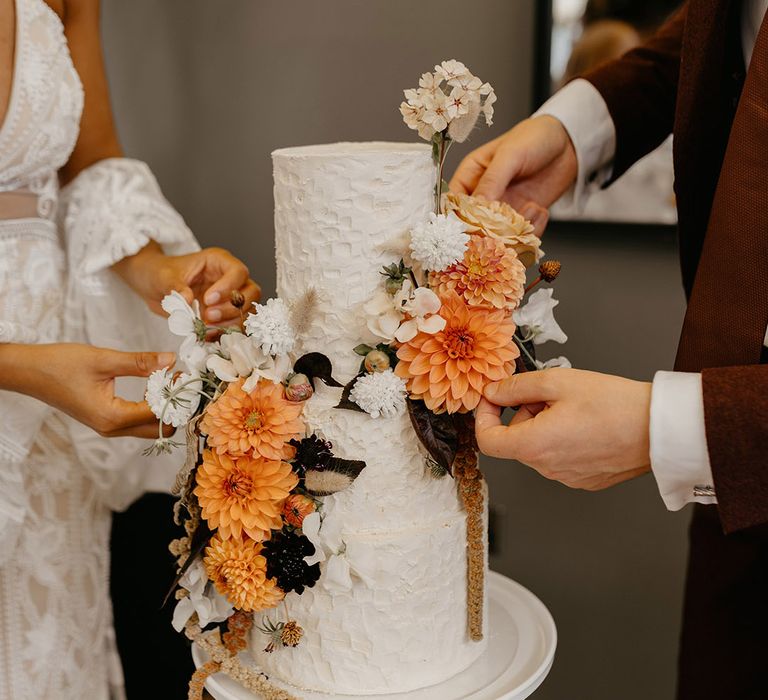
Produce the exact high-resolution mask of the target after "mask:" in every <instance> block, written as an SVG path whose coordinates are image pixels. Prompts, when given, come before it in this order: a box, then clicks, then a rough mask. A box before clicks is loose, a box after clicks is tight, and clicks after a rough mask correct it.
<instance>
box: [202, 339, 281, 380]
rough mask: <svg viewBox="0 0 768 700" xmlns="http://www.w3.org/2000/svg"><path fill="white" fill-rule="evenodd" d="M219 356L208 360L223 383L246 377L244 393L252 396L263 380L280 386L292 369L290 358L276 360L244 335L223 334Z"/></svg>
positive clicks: (212, 356)
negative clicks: (252, 392)
mask: <svg viewBox="0 0 768 700" xmlns="http://www.w3.org/2000/svg"><path fill="white" fill-rule="evenodd" d="M219 353H220V354H214V355H211V356H210V357H209V358H208V362H207V367H208V369H209V370H210V371H211V372H213V373H214V374H215V375H216V376H217V377H218V378H219V379H221V381H223V382H235V381H237V380H238V379H240V378H245V382H244V383H243V391H245V392H246V393H250V392H251V391H252V390H253V388H254V387H255V386H256V384H257V382H258V381H259V379H262V378H264V379H268V380H269V381H271V382H274V383H275V384H279V383H280V382H282V381H283V379H285V377H286V375H287V374H288V373H289V372H290V370H291V360H290V358H289V357H288V356H287V355H278V356H277V357H272V355H268V354H267V353H265V352H264V351H263V350H262V349H261V347H259V346H258V345H257V344H256V341H255V340H254V339H253V338H251V337H249V336H247V335H243V334H242V333H227V334H225V335H223V336H222V338H221V341H220V347H219Z"/></svg>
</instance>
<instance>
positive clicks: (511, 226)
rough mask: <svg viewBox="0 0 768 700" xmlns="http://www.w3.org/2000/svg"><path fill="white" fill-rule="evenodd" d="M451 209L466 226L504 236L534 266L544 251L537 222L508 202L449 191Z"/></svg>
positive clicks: (522, 259)
mask: <svg viewBox="0 0 768 700" xmlns="http://www.w3.org/2000/svg"><path fill="white" fill-rule="evenodd" d="M443 205H444V207H445V210H446V211H447V212H453V213H454V214H455V215H456V216H457V217H458V218H459V219H461V220H462V221H463V222H464V223H465V224H466V230H467V231H468V232H469V233H473V234H476V235H479V236H488V237H489V238H496V239H498V240H500V241H501V242H502V243H503V244H504V245H505V246H507V247H508V248H512V249H513V250H514V251H515V252H516V253H517V257H518V258H519V259H520V262H522V263H523V265H525V266H526V267H530V266H531V265H533V264H534V263H536V262H538V261H539V260H540V259H541V257H542V256H543V255H544V253H543V251H542V250H541V243H540V241H539V239H538V237H537V236H536V234H534V232H533V231H534V229H533V225H532V224H531V222H530V221H527V220H526V219H525V218H524V217H523V216H522V215H520V214H518V213H517V212H516V211H515V210H514V209H513V208H512V207H511V206H509V204H507V203H506V202H489V201H487V200H485V199H482V198H481V197H473V196H472V195H468V194H458V193H453V192H452V193H449V194H447V195H445V197H444V199H443Z"/></svg>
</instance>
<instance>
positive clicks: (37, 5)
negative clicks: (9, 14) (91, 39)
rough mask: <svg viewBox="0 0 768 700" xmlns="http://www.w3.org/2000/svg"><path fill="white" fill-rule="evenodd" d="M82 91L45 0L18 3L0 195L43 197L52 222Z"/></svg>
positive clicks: (0, 147) (0, 148)
mask: <svg viewBox="0 0 768 700" xmlns="http://www.w3.org/2000/svg"><path fill="white" fill-rule="evenodd" d="M82 109H83V88H82V85H81V83H80V78H79V77H78V75H77V71H76V70H75V68H74V66H73V65H72V59H71V58H70V55H69V50H68V48H67V43H66V39H65V37H64V27H63V26H62V23H61V21H60V20H59V17H58V15H56V13H55V12H54V11H53V10H52V9H51V8H50V7H48V5H46V4H45V2H43V0H16V42H15V57H14V66H13V78H12V83H11V96H10V101H9V103H8V108H7V111H6V115H5V120H4V122H3V125H2V127H1V128H0V191H9V190H22V189H28V190H31V191H32V192H34V193H36V194H38V195H42V198H41V200H40V204H39V209H38V213H39V215H40V216H42V217H44V218H48V219H52V218H53V216H54V214H55V212H54V211H53V209H54V207H53V204H54V203H55V199H56V196H55V192H56V172H57V171H58V170H59V168H61V167H62V166H63V165H64V164H65V163H66V162H67V159H68V158H69V156H70V154H71V152H72V149H73V148H74V146H75V143H76V141H77V135H78V130H79V124H80V115H81V113H82Z"/></svg>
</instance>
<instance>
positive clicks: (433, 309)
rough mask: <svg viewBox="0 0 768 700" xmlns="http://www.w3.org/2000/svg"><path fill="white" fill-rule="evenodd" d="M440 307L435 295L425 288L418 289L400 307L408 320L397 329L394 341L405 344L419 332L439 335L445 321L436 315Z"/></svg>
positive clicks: (438, 298)
mask: <svg viewBox="0 0 768 700" xmlns="http://www.w3.org/2000/svg"><path fill="white" fill-rule="evenodd" d="M406 281H407V280H406ZM403 286H405V285H403ZM441 307H442V302H441V301H440V297H438V296H437V294H435V293H434V292H433V291H432V290H431V289H428V288H427V287H419V288H418V289H417V290H415V291H414V292H413V293H412V294H410V295H409V297H408V299H407V300H405V301H404V303H402V305H401V307H400V308H401V309H402V310H403V311H404V312H405V313H407V314H408V316H410V318H409V319H408V320H407V321H404V322H403V323H402V324H401V325H400V328H398V329H397V331H396V332H395V340H397V341H398V342H399V343H407V342H408V341H409V340H413V339H414V338H415V337H416V334H417V333H419V332H422V333H429V334H434V333H439V332H440V331H441V330H443V328H445V323H446V321H445V319H444V318H443V317H442V316H440V315H439V314H438V312H439V311H440V308H441Z"/></svg>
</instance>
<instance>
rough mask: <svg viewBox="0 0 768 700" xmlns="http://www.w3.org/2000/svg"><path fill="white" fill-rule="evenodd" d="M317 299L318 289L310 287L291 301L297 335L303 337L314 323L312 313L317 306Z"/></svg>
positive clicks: (292, 319) (292, 323)
mask: <svg viewBox="0 0 768 700" xmlns="http://www.w3.org/2000/svg"><path fill="white" fill-rule="evenodd" d="M317 301H318V294H317V290H316V289H315V288H314V287H310V288H309V289H308V290H307V291H306V292H304V294H302V295H301V296H300V297H299V298H298V299H296V300H295V301H294V302H293V303H291V305H290V309H291V325H292V326H293V329H294V331H295V333H296V336H297V337H301V336H302V335H304V334H305V333H306V332H307V331H308V330H309V325H310V324H311V323H312V315H313V314H314V312H315V308H316V307H317Z"/></svg>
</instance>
